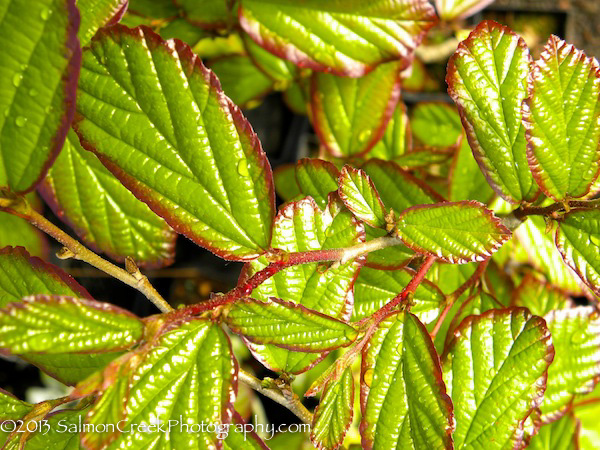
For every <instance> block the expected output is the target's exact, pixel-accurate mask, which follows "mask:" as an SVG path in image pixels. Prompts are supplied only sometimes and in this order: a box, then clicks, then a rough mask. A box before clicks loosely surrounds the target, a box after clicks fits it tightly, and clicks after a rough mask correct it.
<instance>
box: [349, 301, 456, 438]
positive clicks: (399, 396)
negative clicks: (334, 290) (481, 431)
mask: <svg viewBox="0 0 600 450" xmlns="http://www.w3.org/2000/svg"><path fill="white" fill-rule="evenodd" d="M362 358H363V360H362V368H361V385H360V391H361V392H360V394H361V411H362V416H363V417H362V421H361V424H360V431H361V435H362V446H363V448H374V449H379V448H381V449H384V448H385V449H397V448H401V449H421V448H428V449H434V448H447V449H450V448H452V438H451V437H450V435H451V433H452V429H453V428H454V426H453V417H452V403H451V402H450V399H449V398H448V396H447V395H446V388H445V386H444V383H443V382H442V373H441V369H440V363H439V358H438V356H437V354H436V353H435V350H434V348H433V343H432V342H431V338H430V337H429V334H428V333H427V330H426V329H425V327H424V326H423V324H421V322H419V320H418V319H417V318H416V317H415V316H413V315H412V314H409V313H397V314H394V315H392V316H390V317H388V318H387V319H386V320H384V321H383V322H381V324H380V325H379V327H378V328H377V330H376V331H375V333H374V334H373V336H372V337H371V338H370V339H369V342H368V343H367V346H366V347H365V348H364V350H363V355H362Z"/></svg>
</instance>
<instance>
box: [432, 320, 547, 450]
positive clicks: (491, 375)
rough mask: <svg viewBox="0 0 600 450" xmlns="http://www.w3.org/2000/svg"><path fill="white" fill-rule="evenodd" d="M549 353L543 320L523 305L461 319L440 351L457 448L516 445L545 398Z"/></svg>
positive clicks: (487, 447) (515, 446)
mask: <svg viewBox="0 0 600 450" xmlns="http://www.w3.org/2000/svg"><path fill="white" fill-rule="evenodd" d="M553 357H554V349H553V347H552V338H551V336H550V332H549V331H548V328H547V327H546V324H545V322H544V320H543V319H542V318H540V317H537V316H533V317H532V316H531V315H530V314H529V313H528V312H527V310H526V309H524V308H510V309H502V310H497V309H494V310H491V311H488V312H486V313H484V314H482V315H480V316H471V317H468V318H467V319H465V320H464V321H463V322H462V324H461V325H460V327H459V328H458V329H457V330H456V331H455V332H454V339H453V340H452V342H451V343H450V346H449V348H448V350H447V351H446V352H445V354H444V356H443V357H442V367H443V370H444V381H445V382H446V386H447V388H448V393H449V394H450V396H451V397H452V403H453V404H454V415H455V418H456V430H455V431H454V435H453V438H454V446H455V448H456V449H457V450H460V449H463V448H476V447H480V448H486V449H495V448H508V447H511V448H520V447H521V439H522V433H520V432H519V429H520V428H521V427H522V424H523V422H524V421H525V419H526V418H527V417H528V416H529V414H530V413H531V411H532V410H533V409H534V408H535V407H536V406H538V405H539V404H540V403H541V401H542V400H543V395H544V391H545V389H546V377H547V371H548V366H549V364H550V363H551V362H552V358H553Z"/></svg>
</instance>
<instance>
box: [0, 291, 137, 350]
mask: <svg viewBox="0 0 600 450" xmlns="http://www.w3.org/2000/svg"><path fill="white" fill-rule="evenodd" d="M143 331H144V326H143V324H142V322H141V320H139V319H138V318H137V317H136V316H134V315H133V314H131V313H130V312H128V311H126V310H124V309H121V308H118V307H116V306H114V305H111V304H110V303H100V302H96V301H94V300H87V299H78V298H73V297H65V296H47V295H36V296H32V297H25V298H24V299H23V300H21V302H19V303H11V304H9V305H7V306H5V308H4V309H3V310H0V347H2V348H5V349H7V350H8V351H10V352H11V353H13V354H16V355H19V354H24V353H46V354H56V353H58V354H61V353H88V352H94V353H99V352H100V353H102V352H107V351H114V350H121V349H125V348H129V347H131V346H133V345H134V344H135V343H137V342H139V341H140V339H141V338H142V334H143Z"/></svg>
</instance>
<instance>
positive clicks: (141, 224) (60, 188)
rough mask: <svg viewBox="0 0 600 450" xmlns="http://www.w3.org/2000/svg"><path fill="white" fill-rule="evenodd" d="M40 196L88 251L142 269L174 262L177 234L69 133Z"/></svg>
mask: <svg viewBox="0 0 600 450" xmlns="http://www.w3.org/2000/svg"><path fill="white" fill-rule="evenodd" d="M39 191H40V193H41V194H42V196H43V197H44V200H46V203H48V204H49V205H50V207H51V208H52V210H53V211H54V213H55V214H56V215H57V216H58V217H60V218H61V219H63V220H64V221H65V222H66V223H67V224H69V225H70V226H71V227H72V228H73V229H74V230H75V231H76V233H77V235H78V236H79V237H80V238H81V239H83V240H84V241H85V242H86V243H87V244H88V245H89V246H91V247H92V248H94V249H96V250H97V251H101V252H104V253H106V254H108V255H109V256H110V257H111V258H113V259H116V260H117V261H123V260H124V259H125V257H126V256H130V257H132V258H133V259H134V260H135V261H136V262H137V263H138V264H139V265H140V266H142V267H159V266H164V265H168V264H170V263H172V262H173V258H174V252H175V238H176V236H177V235H176V234H175V233H174V232H173V230H172V229H171V227H169V226H168V225H167V224H166V223H165V221H164V220H163V219H161V218H160V217H158V216H157V215H156V214H154V213H153V212H152V211H151V210H150V209H149V208H148V206H146V205H145V204H144V203H142V202H141V201H139V200H138V199H137V198H135V196H134V195H133V194H132V193H131V192H129V191H128V190H127V189H126V188H124V187H123V185H122V184H121V182H120V181H119V180H117V179H116V178H115V177H114V176H113V175H112V174H111V173H110V172H109V171H108V170H106V168H105V167H104V166H103V165H102V164H101V163H100V161H98V158H96V157H95V156H94V155H93V154H92V153H90V152H88V151H86V150H84V149H83V148H82V147H81V145H80V143H79V139H78V138H77V135H76V134H75V133H74V132H73V131H70V132H69V134H68V136H67V140H66V141H65V145H64V147H63V150H62V152H61V154H60V155H59V156H58V158H57V159H56V162H55V163H54V165H53V166H52V167H51V168H50V170H49V171H48V175H47V176H46V178H45V179H44V181H43V182H42V184H41V186H40V189H39Z"/></svg>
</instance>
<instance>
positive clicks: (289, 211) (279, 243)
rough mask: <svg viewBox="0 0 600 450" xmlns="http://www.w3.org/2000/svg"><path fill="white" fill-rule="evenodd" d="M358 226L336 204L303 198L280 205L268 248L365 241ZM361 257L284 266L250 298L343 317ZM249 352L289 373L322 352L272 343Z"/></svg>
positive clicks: (257, 264)
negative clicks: (334, 263) (319, 203)
mask: <svg viewBox="0 0 600 450" xmlns="http://www.w3.org/2000/svg"><path fill="white" fill-rule="evenodd" d="M364 239H365V237H364V229H363V226H362V225H361V224H360V223H359V222H358V221H357V220H356V219H355V218H354V217H353V216H352V214H350V212H348V211H347V210H346V209H345V208H344V207H343V205H342V204H341V202H339V200H338V201H334V200H333V199H332V200H331V201H330V203H329V205H328V206H327V208H326V209H325V210H324V211H322V210H321V209H320V208H319V207H318V206H317V205H316V204H315V202H314V201H313V200H312V199H311V198H310V197H307V198H305V199H302V200H300V201H297V202H292V203H289V204H287V205H286V206H284V207H283V208H282V209H281V210H280V211H279V214H278V215H277V218H276V219H275V226H274V230H273V247H274V248H280V249H282V250H284V251H286V252H302V251H309V250H321V249H330V248H343V247H350V246H352V245H356V244H358V243H360V242H364ZM363 262H364V258H359V259H357V260H353V261H349V262H347V263H345V264H342V265H339V266H333V267H329V266H328V263H324V264H318V263H309V264H302V265H299V266H293V267H289V268H287V269H285V270H282V271H281V272H279V273H277V274H275V275H274V276H273V277H271V278H269V279H268V280H266V281H265V282H264V283H262V284H261V285H260V286H258V287H257V288H256V289H254V291H253V292H252V294H251V295H250V296H251V297H253V298H255V299H257V300H263V301H266V300H268V299H269V298H271V297H275V298H282V299H285V300H286V301H291V302H293V303H298V304H301V305H302V306H304V307H305V308H308V309H311V310H314V311H317V312H319V313H322V314H325V315H327V316H330V317H334V318H337V319H342V320H347V319H348V318H349V317H350V314H351V312H352V303H353V297H352V293H351V289H352V286H353V284H354V281H355V280H356V277H357V276H358V271H359V269H360V267H361V266H362V264H363ZM267 265H268V261H267V259H266V258H265V257H264V256H263V257H261V258H259V259H258V260H257V261H253V262H252V263H249V264H248V266H246V274H245V275H246V276H250V275H252V274H254V273H256V272H258V271H259V270H261V269H263V268H265V267H266V266H267ZM250 348H251V349H252V351H253V353H254V355H255V356H256V357H257V359H259V360H260V361H261V362H262V363H263V364H265V365H266V366H267V367H269V368H271V369H273V370H276V371H283V372H288V373H300V372H303V371H305V370H308V369H309V368H310V367H312V366H313V365H314V364H316V363H317V362H318V361H320V360H321V359H322V357H323V354H316V353H299V352H292V351H290V350H286V349H282V348H278V347H275V346H273V345H260V344H253V343H251V344H250Z"/></svg>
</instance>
